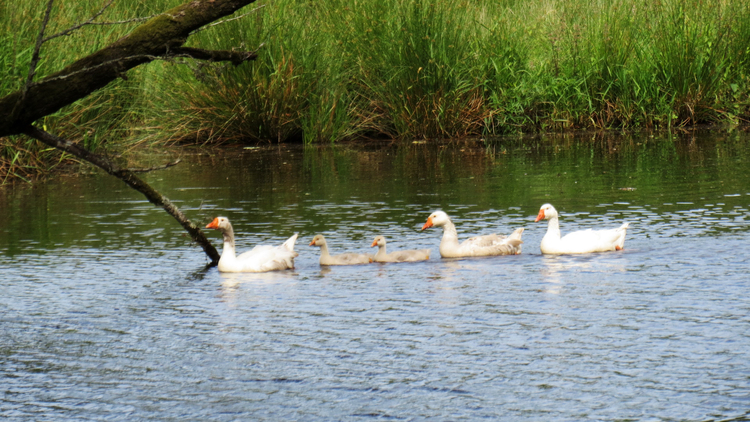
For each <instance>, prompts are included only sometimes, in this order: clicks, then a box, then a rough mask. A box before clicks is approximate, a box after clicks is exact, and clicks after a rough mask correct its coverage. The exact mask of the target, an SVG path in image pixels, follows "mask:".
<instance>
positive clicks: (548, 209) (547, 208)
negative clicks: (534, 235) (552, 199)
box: [534, 204, 557, 222]
mask: <svg viewBox="0 0 750 422" xmlns="http://www.w3.org/2000/svg"><path fill="white" fill-rule="evenodd" d="M550 218H557V210H556V209H555V207H553V206H552V205H550V204H544V205H542V207H541V208H539V214H538V215H537V216H536V220H534V222H538V221H539V220H549V219H550Z"/></svg>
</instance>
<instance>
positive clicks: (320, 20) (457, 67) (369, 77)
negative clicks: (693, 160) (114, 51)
mask: <svg viewBox="0 0 750 422" xmlns="http://www.w3.org/2000/svg"><path fill="white" fill-rule="evenodd" d="M180 2H181V1H180V0H158V1H155V2H139V1H134V0H121V1H118V2H115V7H114V8H113V10H111V11H108V12H107V13H106V14H105V18H106V19H107V20H121V19H127V18H132V17H136V16H146V15H149V14H152V13H156V12H158V11H162V10H165V9H166V8H168V7H170V6H173V5H175V4H178V3H180ZM6 3H7V2H6ZM59 4H60V5H61V7H59V8H58V9H56V11H55V14H54V16H53V21H54V27H53V28H50V32H54V31H55V30H59V29H62V28H65V27H67V26H70V25H72V24H73V23H76V22H80V21H81V20H84V19H86V18H87V17H89V16H90V15H91V13H92V11H95V10H98V8H99V7H101V5H100V4H98V3H97V2H94V1H93V0H88V1H84V2H73V1H70V0H65V1H62V0H61V1H60V2H59ZM252 7H260V9H258V10H257V11H256V12H255V13H253V14H251V15H249V16H246V17H245V18H243V19H239V20H235V21H231V22H228V23H225V24H222V25H217V26H214V27H211V28H209V29H207V30H205V31H201V32H200V33H198V34H196V35H195V36H193V37H191V39H190V41H189V43H190V45H193V46H198V47H203V48H217V49H227V48H241V49H249V50H252V49H258V54H259V57H258V59H257V61H255V62H251V63H247V64H243V65H241V66H239V67H232V66H227V65H223V64H222V65H206V64H198V63H189V62H188V63H178V62H175V61H171V62H165V61H162V62H155V63H151V64H149V65H147V66H143V67H142V68H139V69H137V70H136V71H134V72H131V75H129V76H130V77H129V79H128V80H127V81H119V82H118V83H116V84H112V85H111V86H108V87H107V88H105V89H103V90H101V91H99V92H97V93H96V94H94V95H92V96H90V97H88V98H86V99H84V100H82V101H80V102H78V103H76V104H74V105H72V106H70V107H68V108H66V109H65V110H62V111H61V112H60V113H58V114H56V115H53V116H49V117H48V118H46V119H45V120H44V121H43V122H41V123H42V124H44V125H46V126H47V127H48V129H50V130H54V131H55V132H56V133H60V134H62V135H64V136H67V137H70V138H73V139H78V140H84V139H85V142H87V145H88V146H90V147H92V148H100V147H101V145H102V144H104V143H105V142H107V141H108V140H117V141H118V143H119V144H121V145H122V146H123V147H128V146H131V147H133V146H139V145H142V144H157V145H158V144H163V143H175V142H191V143H222V142H283V141H290V140H299V141H303V142H306V143H314V142H337V141H341V140H345V139H352V138H357V137H387V138H426V139H434V138H449V137H450V138H452V137H467V136H492V135H500V134H508V133H511V134H512V133H521V132H540V131H542V132H543V131H565V130H577V129H640V128H652V129H653V128H656V129H669V128H672V127H681V126H689V125H696V124H705V123H719V124H723V123H727V124H731V125H736V124H741V123H745V122H747V121H748V120H750V95H749V93H750V83H749V82H748V81H750V8H747V7H746V5H745V4H744V2H741V1H739V0H722V1H720V2H706V1H705V0H661V1H659V2H647V3H643V2H637V1H635V0H613V1H604V0H595V1H583V0H573V1H569V2H548V1H545V2H520V1H514V0H503V1H489V0H479V1H473V2H469V1H465V0H441V1H435V0H433V1H430V0H406V1H397V0H382V1H372V0H346V1H345V0H331V1H326V2H309V1H300V0H273V1H260V2H258V3H255V4H254V5H253V6H251V8H252ZM0 8H1V9H2V10H0V12H2V13H0V41H1V42H0V64H1V65H2V70H0V72H2V78H0V95H2V94H3V93H7V92H10V91H13V90H15V89H18V88H20V87H21V86H23V82H24V80H25V76H26V71H27V69H28V62H29V58H30V54H31V48H32V46H33V42H34V39H35V36H36V31H37V29H38V25H39V21H40V18H41V11H42V8H43V5H42V4H34V2H22V3H20V4H18V5H16V4H14V5H13V6H12V7H11V6H10V5H8V4H3V5H0ZM134 24H135V23H133V24H127V25H117V26H97V27H87V28H85V29H83V30H81V31H79V33H77V34H75V35H73V36H68V37H62V38H60V39H56V40H54V41H53V42H52V43H50V45H48V46H45V48H44V50H43V52H42V53H43V62H42V63H41V65H40V69H39V72H38V74H39V75H40V76H43V75H44V74H48V73H50V72H52V71H54V70H56V69H59V68H60V67H61V66H62V65H64V64H66V63H69V62H70V60H71V58H74V57H80V56H81V55H84V54H87V53H89V52H92V51H94V50H96V49H97V48H99V47H101V46H103V45H106V44H107V43H109V42H112V41H113V40H115V39H116V38H117V37H120V36H122V35H123V34H125V33H127V30H128V28H129V27H131V26H132V25H134ZM2 142H3V145H4V148H3V150H4V151H5V152H3V155H2V157H3V159H4V160H5V161H6V162H10V161H13V162H14V163H19V162H22V161H23V159H22V158H21V157H19V156H17V154H16V153H15V151H16V150H15V149H14V148H13V145H15V144H18V143H19V142H20V143H22V144H23V143H24V142H25V141H24V140H23V138H13V139H10V140H8V139H5V140H2ZM19 145H20V144H19ZM107 145H112V142H110V143H108V144H107ZM22 147H23V148H25V149H28V150H30V153H33V151H32V150H33V148H34V147H33V145H26V144H24V145H22ZM55 160H56V158H55V159H54V160H53V162H54V161H55ZM15 165H17V164H15Z"/></svg>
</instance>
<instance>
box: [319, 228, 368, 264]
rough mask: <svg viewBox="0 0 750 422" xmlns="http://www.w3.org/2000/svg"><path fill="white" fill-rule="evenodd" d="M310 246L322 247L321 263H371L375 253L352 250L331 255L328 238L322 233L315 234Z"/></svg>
mask: <svg viewBox="0 0 750 422" xmlns="http://www.w3.org/2000/svg"><path fill="white" fill-rule="evenodd" d="M310 246H317V247H319V248H320V265H357V264H369V263H371V262H372V259H373V255H372V254H369V253H354V252H351V253H342V254H339V255H331V253H330V252H328V243H326V239H325V237H323V235H322V234H318V235H315V237H313V239H312V241H311V242H310Z"/></svg>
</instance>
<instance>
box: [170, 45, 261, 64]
mask: <svg viewBox="0 0 750 422" xmlns="http://www.w3.org/2000/svg"><path fill="white" fill-rule="evenodd" d="M170 53H171V54H170V55H171V56H177V57H190V58H193V59H198V60H210V61H213V62H232V64H233V65H235V66H237V65H239V64H240V63H242V62H246V61H249V60H255V59H257V58H258V54H257V53H256V52H255V51H231V50H203V49H201V48H192V47H177V48H173V49H172V50H171V51H170Z"/></svg>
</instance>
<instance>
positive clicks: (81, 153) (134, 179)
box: [23, 125, 221, 264]
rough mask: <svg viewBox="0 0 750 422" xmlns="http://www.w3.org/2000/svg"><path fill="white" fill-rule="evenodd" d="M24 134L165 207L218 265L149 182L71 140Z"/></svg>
mask: <svg viewBox="0 0 750 422" xmlns="http://www.w3.org/2000/svg"><path fill="white" fill-rule="evenodd" d="M23 133H24V134H26V135H28V136H30V137H32V138H34V139H36V140H38V141H40V142H43V143H45V144H47V145H49V146H51V147H54V148H57V149H60V150H63V151H65V152H67V153H70V154H73V155H75V156H76V157H78V158H81V159H83V160H86V161H88V162H89V163H92V164H94V165H95V166H97V167H99V168H101V169H102V170H104V171H106V172H107V173H109V174H111V175H112V176H115V177H116V178H118V179H120V180H122V181H123V182H125V183H126V184H127V185H128V186H130V187H131V188H133V189H135V190H137V191H138V192H140V193H142V194H143V195H144V196H145V197H146V199H148V200H149V202H151V203H152V204H154V205H158V206H160V207H162V208H164V210H165V211H167V213H169V215H171V216H172V217H174V218H175V220H177V221H178V222H179V223H180V224H181V225H182V227H183V228H184V229H185V230H186V231H187V232H188V233H190V237H191V238H192V239H193V241H195V242H196V243H198V244H199V245H200V246H201V247H202V248H203V251H204V252H205V253H206V255H208V257H209V258H210V259H211V263H212V264H216V263H218V262H219V258H220V257H221V255H219V253H218V252H217V251H216V248H214V246H213V245H212V244H211V242H210V241H209V240H208V238H206V235H205V234H203V232H202V231H201V230H200V228H199V227H198V226H196V225H195V224H193V223H192V222H191V221H190V220H188V218H187V217H185V214H183V213H182V211H180V210H179V209H178V208H177V207H176V206H175V205H174V204H173V203H172V201H170V200H169V199H168V198H167V197H166V196H164V195H162V194H160V193H159V192H157V191H156V190H155V189H154V188H152V187H151V186H150V185H149V184H148V183H146V182H144V181H143V180H141V179H140V178H139V177H138V176H136V175H135V173H134V172H133V171H132V170H129V169H121V168H119V167H117V166H116V165H114V164H112V162H110V161H109V159H107V158H106V157H104V156H102V155H99V154H96V153H93V152H91V151H89V150H87V149H85V148H83V147H81V146H79V145H78V144H75V143H73V142H71V141H68V140H66V139H63V138H60V137H57V136H55V135H52V134H51V133H47V132H45V131H43V130H41V129H39V128H37V127H35V126H31V125H29V126H27V127H26V128H24V130H23ZM175 164H176V163H175Z"/></svg>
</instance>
